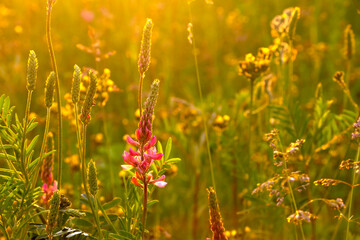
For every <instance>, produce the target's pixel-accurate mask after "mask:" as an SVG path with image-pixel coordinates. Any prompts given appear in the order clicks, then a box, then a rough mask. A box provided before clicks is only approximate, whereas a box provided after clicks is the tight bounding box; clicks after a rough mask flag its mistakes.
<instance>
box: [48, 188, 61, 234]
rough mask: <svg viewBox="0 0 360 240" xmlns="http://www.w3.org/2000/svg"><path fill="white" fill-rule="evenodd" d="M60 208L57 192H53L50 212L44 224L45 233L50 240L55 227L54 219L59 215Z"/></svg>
mask: <svg viewBox="0 0 360 240" xmlns="http://www.w3.org/2000/svg"><path fill="white" fill-rule="evenodd" d="M59 208H60V194H59V191H55V192H54V195H53V196H52V198H51V200H50V211H49V215H48V219H47V224H46V232H47V234H48V237H49V239H50V240H52V239H53V236H52V233H53V230H54V228H55V226H56V219H57V216H58V213H59Z"/></svg>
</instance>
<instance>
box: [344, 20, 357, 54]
mask: <svg viewBox="0 0 360 240" xmlns="http://www.w3.org/2000/svg"><path fill="white" fill-rule="evenodd" d="M344 35H345V44H344V45H345V46H344V55H345V58H346V59H347V60H351V59H352V58H353V56H354V54H355V34H354V31H353V30H352V29H351V25H350V24H349V25H347V26H346V28H345V31H344Z"/></svg>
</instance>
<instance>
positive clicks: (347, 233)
mask: <svg viewBox="0 0 360 240" xmlns="http://www.w3.org/2000/svg"><path fill="white" fill-rule="evenodd" d="M359 155H360V145H359V146H358V149H357V153H356V160H355V164H356V163H357V162H358V161H359ZM355 181H356V170H355V169H354V170H353V177H352V184H351V185H352V187H351V190H350V197H349V199H350V203H349V210H348V216H347V220H348V221H347V226H346V240H348V239H349V236H350V217H351V208H352V202H353V201H352V199H353V195H354V185H355Z"/></svg>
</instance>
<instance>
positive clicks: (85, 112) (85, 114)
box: [80, 71, 97, 124]
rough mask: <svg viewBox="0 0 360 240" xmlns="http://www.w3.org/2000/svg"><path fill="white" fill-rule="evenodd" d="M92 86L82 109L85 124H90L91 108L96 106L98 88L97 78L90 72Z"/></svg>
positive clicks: (81, 118)
mask: <svg viewBox="0 0 360 240" xmlns="http://www.w3.org/2000/svg"><path fill="white" fill-rule="evenodd" d="M89 76H90V85H89V88H88V91H87V93H86V97H85V101H84V104H83V107H82V109H81V116H80V120H81V122H82V123H84V124H88V123H89V121H90V112H91V108H92V106H93V105H94V97H95V93H96V87H97V77H96V75H95V73H94V72H93V71H89Z"/></svg>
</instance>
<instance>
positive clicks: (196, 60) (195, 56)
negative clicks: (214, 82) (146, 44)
mask: <svg viewBox="0 0 360 240" xmlns="http://www.w3.org/2000/svg"><path fill="white" fill-rule="evenodd" d="M190 4H191V2H189V3H188V9H189V19H190V22H191V23H192V22H193V20H192V12H191V5H190ZM191 45H192V52H193V56H194V62H195V70H196V80H197V85H198V90H199V96H200V103H201V106H202V107H204V100H203V97H202V90H201V82H200V74H199V65H198V59H197V54H196V42H195V34H194V32H193V38H192V44H191ZM201 113H202V118H203V124H204V130H205V139H206V148H207V154H208V158H209V165H210V174H211V182H212V186H213V188H214V190H215V191H216V184H215V176H214V169H213V162H212V158H211V152H210V142H209V134H208V128H207V123H206V114H205V109H202V111H201Z"/></svg>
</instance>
